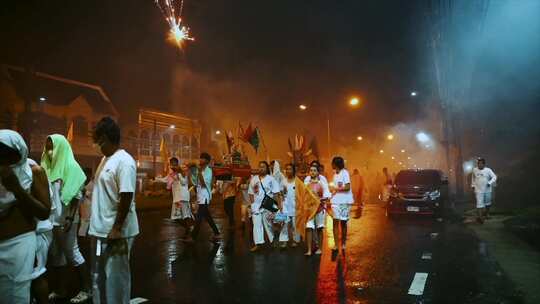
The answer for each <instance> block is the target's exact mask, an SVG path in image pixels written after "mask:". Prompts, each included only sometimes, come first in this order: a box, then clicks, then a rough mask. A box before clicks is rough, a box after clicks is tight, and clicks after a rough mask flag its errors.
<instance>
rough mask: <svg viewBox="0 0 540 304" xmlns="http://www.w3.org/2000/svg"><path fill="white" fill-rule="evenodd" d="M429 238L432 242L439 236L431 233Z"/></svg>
mask: <svg viewBox="0 0 540 304" xmlns="http://www.w3.org/2000/svg"><path fill="white" fill-rule="evenodd" d="M430 236H431V239H432V240H435V239H436V238H437V237H438V236H439V234H438V233H437V232H433V233H432V234H430Z"/></svg>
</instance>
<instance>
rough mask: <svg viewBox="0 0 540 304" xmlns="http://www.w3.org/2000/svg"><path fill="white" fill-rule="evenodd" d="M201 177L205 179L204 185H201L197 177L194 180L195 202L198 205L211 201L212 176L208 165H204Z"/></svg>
mask: <svg viewBox="0 0 540 304" xmlns="http://www.w3.org/2000/svg"><path fill="white" fill-rule="evenodd" d="M208 177H210V178H208ZM203 178H204V179H205V184H206V186H203V185H202V184H201V183H200V181H199V177H197V180H196V181H195V183H196V184H197V203H198V204H200V205H205V204H210V202H211V201H212V179H213V178H214V177H213V175H212V169H210V167H206V168H205V169H204V172H203Z"/></svg>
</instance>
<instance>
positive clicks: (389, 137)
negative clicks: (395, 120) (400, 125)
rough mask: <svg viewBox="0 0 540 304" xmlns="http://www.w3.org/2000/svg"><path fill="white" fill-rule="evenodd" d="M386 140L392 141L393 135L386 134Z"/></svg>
mask: <svg viewBox="0 0 540 304" xmlns="http://www.w3.org/2000/svg"><path fill="white" fill-rule="evenodd" d="M386 138H387V139H388V140H394V134H388V135H387V136H386Z"/></svg>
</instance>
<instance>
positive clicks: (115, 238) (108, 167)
mask: <svg viewBox="0 0 540 304" xmlns="http://www.w3.org/2000/svg"><path fill="white" fill-rule="evenodd" d="M93 139H94V142H95V143H96V144H97V145H98V146H99V148H100V150H101V153H103V155H104V157H103V158H102V160H101V163H100V164H99V166H98V168H97V170H96V175H95V178H94V191H93V192H92V213H91V215H90V229H89V231H88V234H89V235H90V236H92V241H91V253H92V258H93V262H92V303H93V304H102V303H108V304H128V303H129V301H130V298H131V271H130V265H129V263H130V261H129V259H130V254H131V248H132V247H133V242H134V239H135V236H137V235H138V234H139V222H138V220H137V212H136V209H135V189H136V184H137V165H136V163H135V160H134V159H133V157H131V155H129V154H128V153H127V152H126V151H125V150H123V149H120V127H119V126H118V124H117V123H116V122H115V121H114V120H113V119H112V118H110V117H105V118H102V119H101V120H100V121H99V122H98V123H97V124H96V126H95V128H94V131H93Z"/></svg>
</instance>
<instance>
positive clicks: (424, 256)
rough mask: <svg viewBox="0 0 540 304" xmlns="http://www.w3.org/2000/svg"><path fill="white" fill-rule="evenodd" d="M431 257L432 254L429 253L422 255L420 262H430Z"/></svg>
mask: <svg viewBox="0 0 540 304" xmlns="http://www.w3.org/2000/svg"><path fill="white" fill-rule="evenodd" d="M432 257H433V254H432V253H431V252H424V253H422V260H431V258H432Z"/></svg>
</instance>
